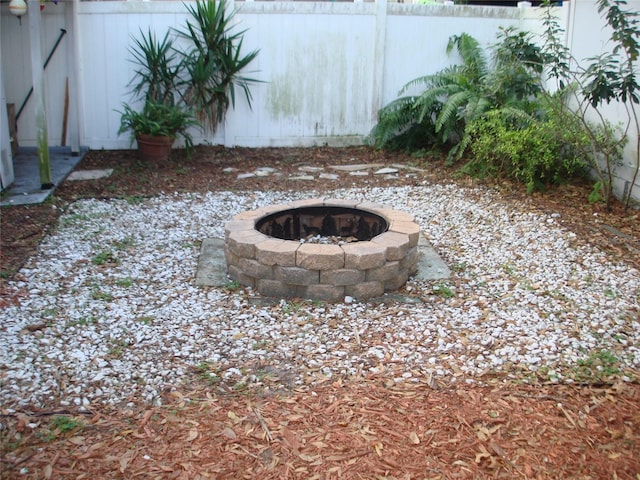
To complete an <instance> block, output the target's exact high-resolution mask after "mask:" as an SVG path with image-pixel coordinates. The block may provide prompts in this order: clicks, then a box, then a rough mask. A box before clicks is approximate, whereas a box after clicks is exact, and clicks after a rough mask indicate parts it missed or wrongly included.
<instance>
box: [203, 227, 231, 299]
mask: <svg viewBox="0 0 640 480" xmlns="http://www.w3.org/2000/svg"><path fill="white" fill-rule="evenodd" d="M228 283H229V277H228V276H227V261H226V260H225V258H224V240H223V239H222V238H205V239H204V240H203V241H202V246H201V247H200V257H199V258H198V270H197V273H196V285H197V286H199V287H224V286H225V285H227V284H228Z"/></svg>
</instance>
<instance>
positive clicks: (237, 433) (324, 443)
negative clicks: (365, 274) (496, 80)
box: [0, 147, 640, 480]
mask: <svg viewBox="0 0 640 480" xmlns="http://www.w3.org/2000/svg"><path fill="white" fill-rule="evenodd" d="M344 163H383V164H386V165H389V164H393V163H403V164H412V165H415V166H418V167H421V168H424V169H425V170H426V171H425V172H424V173H420V174H419V175H418V176H417V177H409V178H407V177H404V176H401V177H400V178H399V179H386V178H383V177H379V176H378V177H373V176H369V177H367V178H365V179H364V180H363V179H357V178H356V177H349V176H346V175H342V176H341V177H340V178H339V179H338V180H316V181H314V182H304V181H290V180H283V178H286V177H287V176H288V175H289V174H292V173H296V174H297V173H299V170H298V169H299V167H300V166H303V165H309V166H322V167H325V168H326V167H328V166H330V165H338V164H344ZM265 166H268V167H275V168H278V169H279V170H280V171H281V172H282V174H283V175H282V176H281V177H266V178H250V179H244V180H238V179H237V174H238V173H242V172H250V171H253V170H255V169H256V168H258V167H265ZM228 167H233V168H236V169H237V171H235V172H231V173H225V171H224V169H225V168H228ZM97 168H114V173H113V175H112V176H111V177H109V178H105V179H100V180H93V181H82V182H65V183H64V184H63V185H62V186H61V187H59V188H58V190H57V191H56V192H55V195H54V196H53V198H52V199H51V200H50V201H47V202H46V203H45V204H43V205H33V206H24V207H8V208H3V209H2V210H1V212H0V213H1V215H2V217H1V231H0V232H1V242H2V245H1V246H2V249H1V251H0V260H1V269H0V272H1V273H2V278H1V279H0V308H2V304H3V302H5V301H7V299H6V298H5V297H4V296H3V294H2V287H3V285H4V284H5V283H6V282H7V281H8V280H9V279H10V278H11V277H12V276H13V275H14V274H15V272H16V271H17V270H18V269H19V268H20V267H21V266H22V265H23V263H24V262H25V260H26V259H27V258H28V257H29V256H31V255H33V254H35V253H36V252H37V248H38V244H39V241H40V239H41V238H42V236H43V235H45V234H46V232H47V231H49V230H50V229H53V228H55V225H56V221H57V219H58V217H59V216H60V215H61V213H62V212H64V210H65V208H66V206H67V205H69V204H70V203H71V202H73V201H75V200H77V199H80V198H115V197H120V198H122V197H124V198H127V197H137V196H153V195H157V194H159V193H161V192H164V193H172V192H194V191H195V192H204V191H214V190H284V189H313V190H317V191H321V192H322V191H330V190H332V189H335V188H342V187H351V186H377V185H379V186H388V185H406V184H421V183H422V182H423V181H425V180H426V181H429V182H434V183H436V182H446V183H450V182H454V183H457V184H458V185H460V186H476V185H480V184H481V183H482V182H478V181H475V180H471V179H468V178H462V177H460V178H458V177H456V176H455V172H454V171H453V170H451V169H449V168H447V167H445V166H443V164H442V162H441V161H439V160H437V159H432V160H429V161H427V160H425V159H417V158H413V157H411V156H408V155H404V154H397V153H388V152H380V151H376V150H372V149H369V148H365V147H354V148H343V149H331V148H312V149H241V148H238V149H224V148H220V147H206V148H205V147H201V148H198V149H197V150H196V153H195V154H194V155H193V156H192V158H190V159H187V158H185V157H184V156H183V155H182V154H180V153H179V152H176V153H175V154H174V159H173V161H171V162H168V163H167V164H165V165H161V166H149V165H142V164H140V163H139V162H138V161H137V159H136V152H135V151H92V152H89V154H88V155H87V156H86V158H85V159H84V160H83V161H82V162H81V164H80V165H79V166H78V168H77V169H97ZM487 186H488V187H490V188H493V189H495V190H497V191H498V192H500V194H501V195H500V198H501V200H500V201H503V202H505V203H508V204H513V205H514V208H519V209H528V210H531V211H534V212H547V213H551V212H553V213H560V218H559V219H558V220H559V221H560V222H562V223H563V225H564V226H565V227H566V228H567V229H570V230H572V231H574V232H575V233H576V234H577V235H578V237H579V238H580V241H582V242H585V243H589V244H592V245H594V246H595V247H597V248H600V249H602V250H603V251H606V252H607V253H608V254H609V255H611V257H612V259H613V260H616V261H620V262H623V263H626V264H627V265H628V266H629V267H630V268H631V267H634V268H640V222H639V221H638V217H639V212H638V211H637V210H628V211H624V209H623V208H622V207H621V205H619V204H614V205H613V207H612V208H611V209H610V210H609V209H606V208H605V207H604V206H603V205H590V204H589V203H588V202H587V200H586V198H587V196H588V194H589V191H590V186H589V185H587V184H584V185H574V186H562V187H558V188H554V189H552V190H550V191H548V192H545V193H538V194H535V195H531V196H527V195H526V194H524V193H523V187H522V186H519V185H514V184H512V183H509V182H492V183H491V184H487ZM0 375H1V371H0ZM132 400H133V401H134V404H135V405H136V407H135V408H133V409H113V408H107V407H104V408H97V409H95V410H92V411H90V412H81V411H78V410H75V409H72V410H61V409H60V408H57V407H56V406H51V407H50V408H46V409H43V408H31V409H28V410H25V411H22V412H8V411H6V410H4V409H2V414H1V416H0V440H1V442H0V445H1V453H2V457H1V459H0V478H2V479H13V478H28V479H49V478H52V479H72V478H73V479H79V478H95V479H108V478H126V479H129V478H143V479H146V478H149V479H152V478H153V479H155V478H160V479H165V478H166V479H169V478H176V479H209V478H216V479H227V478H229V479H236V478H259V479H263V478H264V479H270V478H274V479H275V478H292V479H293V478H300V479H302V478H304V479H311V478H316V479H333V478H336V479H356V478H362V479H373V478H384V479H418V478H428V479H454V478H530V479H534V478H535V479H560V478H571V479H635V480H638V479H640V385H637V384H626V383H622V382H616V381H615V379H614V380H613V383H611V384H599V385H546V384H540V385H525V384H517V383H513V382H511V383H508V384H507V383H503V381H502V380H501V379H495V380H494V381H493V382H489V384H488V385H464V386H462V385H461V386H459V387H457V388H452V387H446V388H444V387H442V388H441V387H439V386H437V385H423V384H404V385H400V384H395V383H394V382H392V381H389V380H388V379H386V378H384V376H380V377H379V378H369V379H368V380H366V381H363V380H357V381H356V380H351V381H346V380H345V381H337V382H329V381H327V382H325V383H321V384H320V385H317V386H316V387H313V388H304V389H300V390H295V389H294V390H290V391H281V390H275V389H272V390H269V389H266V388H265V389H263V390H261V391H250V392H245V393H244V394H238V393H237V392H236V393H231V392H229V391H225V389H224V388H222V387H221V386H218V385H211V384H209V383H208V381H207V379H205V378H202V379H200V381H196V382H195V384H194V385H193V388H192V391H180V392H172V393H167V394H166V396H165V399H164V404H163V406H162V407H151V406H149V405H144V404H140V403H137V402H135V399H132Z"/></svg>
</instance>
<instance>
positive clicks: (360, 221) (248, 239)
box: [225, 199, 420, 301]
mask: <svg viewBox="0 0 640 480" xmlns="http://www.w3.org/2000/svg"><path fill="white" fill-rule="evenodd" d="M317 235H320V236H326V237H337V238H339V239H345V241H344V242H338V244H319V243H312V242H307V241H305V242H303V241H302V240H304V239H306V238H307V237H309V236H317ZM419 235H420V229H419V227H418V225H417V224H416V223H415V222H414V219H413V216H412V215H410V214H408V213H405V212H400V211H397V210H393V209H391V208H389V207H385V206H384V205H380V204H375V203H371V202H355V201H348V200H322V199H320V200H301V201H298V202H293V203H290V204H287V205H276V206H270V207H264V208H261V209H258V210H253V211H249V212H243V213H240V214H238V215H236V216H235V217H234V218H233V220H231V221H230V222H228V223H227V224H226V226H225V257H226V262H227V269H228V273H229V276H230V277H231V278H232V279H233V280H236V281H238V282H240V283H241V284H243V285H247V286H250V287H252V288H254V289H256V290H257V291H258V292H259V293H261V294H262V295H265V296H270V297H300V298H309V299H313V300H326V301H339V300H342V299H343V298H344V297H345V296H351V297H354V298H357V299H367V298H372V297H377V296H380V295H382V294H383V293H384V292H385V291H391V290H397V289H398V288H400V287H402V286H403V285H404V284H405V282H406V281H407V279H408V278H409V276H410V275H412V274H414V273H415V272H416V270H417V263H418V238H419ZM350 238H351V239H356V240H357V241H355V242H348V241H346V239H350Z"/></svg>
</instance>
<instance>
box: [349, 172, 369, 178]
mask: <svg viewBox="0 0 640 480" xmlns="http://www.w3.org/2000/svg"><path fill="white" fill-rule="evenodd" d="M349 175H351V176H352V177H368V176H369V172H349Z"/></svg>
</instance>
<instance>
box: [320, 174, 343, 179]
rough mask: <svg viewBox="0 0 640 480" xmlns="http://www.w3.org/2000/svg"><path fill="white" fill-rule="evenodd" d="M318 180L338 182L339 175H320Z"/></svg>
mask: <svg viewBox="0 0 640 480" xmlns="http://www.w3.org/2000/svg"><path fill="white" fill-rule="evenodd" d="M318 178H323V179H325V180H338V179H339V178H340V175H336V174H335V173H321V174H320V176H319V177H318Z"/></svg>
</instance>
